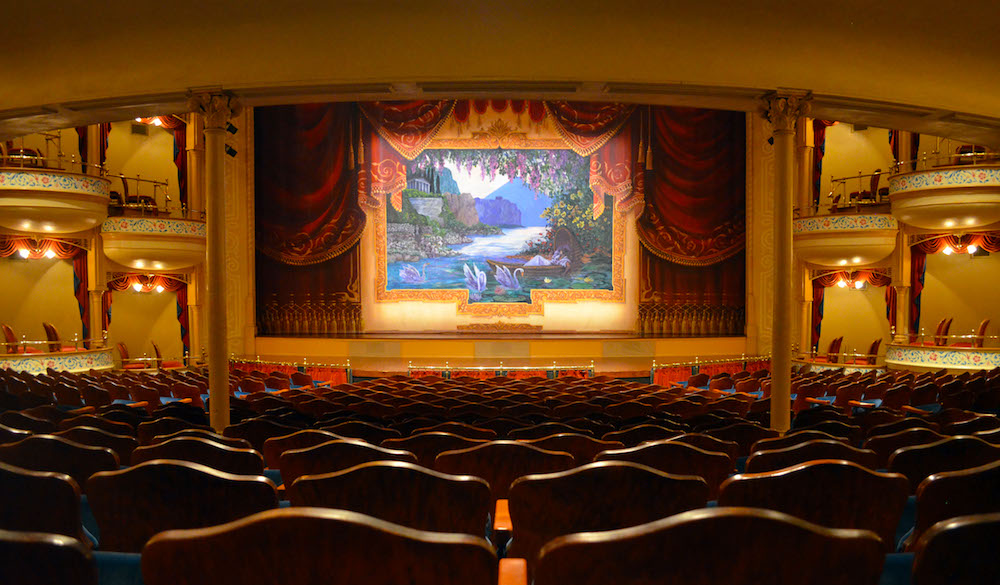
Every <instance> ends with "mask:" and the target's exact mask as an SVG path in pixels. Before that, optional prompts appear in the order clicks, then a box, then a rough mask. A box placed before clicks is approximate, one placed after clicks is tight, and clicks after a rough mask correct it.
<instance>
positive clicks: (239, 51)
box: [0, 0, 1000, 145]
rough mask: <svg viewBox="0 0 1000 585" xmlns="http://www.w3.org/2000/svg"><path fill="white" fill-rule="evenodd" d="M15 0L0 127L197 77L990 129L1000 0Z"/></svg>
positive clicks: (164, 99) (53, 123) (173, 87)
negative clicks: (762, 105) (45, 4)
mask: <svg viewBox="0 0 1000 585" xmlns="http://www.w3.org/2000/svg"><path fill="white" fill-rule="evenodd" d="M7 4H8V5H7V6H5V10H4V19H3V20H4V30H2V33H3V38H4V44H5V47H6V48H7V51H5V53H6V55H5V58H4V59H2V60H0V79H3V80H4V83H2V84H0V137H10V136H14V135H18V134H24V133H27V132H32V131H37V130H41V129H47V128H56V127H67V126H73V125H77V124H83V123H93V122H99V121H108V120H121V119H126V118H130V117H134V116H137V115H151V114H159V113H168V112H179V111H184V110H185V109H186V100H185V95H186V94H187V93H188V92H190V91H197V90H203V89H216V90H218V89H221V90H227V91H231V92H233V93H235V94H237V95H239V96H241V97H243V99H244V101H245V102H246V103H248V104H250V105H260V104H273V103H293V102H302V101H309V100H331V99H337V100H353V99H392V98H395V99H403V98H413V97H442V96H448V97H466V96H485V95H489V96H495V97H525V98H533V97H547V98H568V99H589V100H620V101H641V102H646V103H663V104H680V105H700V106H706V107H720V108H730V109H742V110H752V109H756V108H757V107H758V103H759V99H760V97H761V96H762V95H764V94H765V93H766V92H768V91H773V90H777V89H779V88H790V89H797V90H805V91H810V92H812V93H813V95H814V114H815V115H816V116H817V117H824V118H829V119H839V120H842V121H848V122H858V123H867V124H872V125H881V126H891V127H898V128H903V129H910V130H916V131H921V132H925V133H929V134H937V135H942V136H955V137H960V138H967V139H969V140H975V141H978V142H981V143H987V144H994V145H1000V75H996V71H997V70H998V65H1000V34H997V32H996V22H998V20H1000V18H998V17H1000V3H997V2H985V3H976V2H966V3H954V4H947V3H941V2H928V1H925V0H909V1H907V2H900V1H883V2H872V1H871V0H867V1H862V0H838V1H832V0H827V1H826V2H813V1H809V0H802V1H799V2H794V3H792V2H778V1H776V0H754V1H752V2H748V1H746V0H738V1H736V0H717V1H715V2H685V3H681V2H670V1H663V0H659V1H657V0H615V1H608V0H604V1H595V0H573V1H568V0H563V1H555V0H504V1H503V2H499V1H495V0H481V1H479V2H475V1H470V0H463V1H459V0H422V1H412V0H411V1H405V0H382V1H379V2H375V1H365V0H354V1H331V0H325V1H320V0H300V1H288V2H273V1H268V0H246V1H244V2H241V3H234V2H221V1H218V0H199V1H197V2H196V1H192V0H175V1H174V2H171V3H166V4H164V3H161V2H151V1H149V0H108V1H107V2H101V3H97V4H94V3H84V2H66V3H60V4H59V8H58V10H50V11H47V12H45V13H44V14H41V13H40V10H39V4H38V3H31V2H15V3H7ZM98 7H99V8H98ZM12 48H14V50H11V49H12Z"/></svg>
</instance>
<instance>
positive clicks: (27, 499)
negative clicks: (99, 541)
mask: <svg viewBox="0 0 1000 585" xmlns="http://www.w3.org/2000/svg"><path fill="white" fill-rule="evenodd" d="M0 530H18V531H24V532H51V533H55V534H63V535H65V536H70V537H73V538H77V539H79V540H81V541H83V542H86V541H85V540H84V535H83V529H82V526H81V524H80V486H79V484H77V483H76V481H74V480H73V478H71V477H70V476H68V475H66V474H64V473H55V472H50V471H31V470H29V469H23V468H21V467H16V466H14V465H7V464H6V463H0Z"/></svg>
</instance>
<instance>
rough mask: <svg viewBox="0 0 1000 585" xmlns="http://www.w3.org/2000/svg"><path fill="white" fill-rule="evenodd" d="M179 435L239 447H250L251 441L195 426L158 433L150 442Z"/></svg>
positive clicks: (153, 443)
mask: <svg viewBox="0 0 1000 585" xmlns="http://www.w3.org/2000/svg"><path fill="white" fill-rule="evenodd" d="M178 437H197V438H199V439H208V440H209V441H212V442H214V443H219V444H220V445H226V446H229V447H235V448H237V449H250V448H251V447H250V442H249V441H247V440H246V439H237V438H234V437H226V436H224V435H220V434H219V433H216V432H214V431H210V430H206V429H202V428H195V429H181V430H179V431H176V432H173V433H169V434H166V435H156V436H155V437H153V438H152V440H151V441H150V442H149V444H150V445H156V444H157V443H162V442H163V441H169V440H170V439H176V438H178Z"/></svg>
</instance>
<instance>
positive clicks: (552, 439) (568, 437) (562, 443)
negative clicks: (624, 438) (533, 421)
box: [522, 433, 625, 465]
mask: <svg viewBox="0 0 1000 585" xmlns="http://www.w3.org/2000/svg"><path fill="white" fill-rule="evenodd" d="M522 442H523V443H526V444H528V445H531V446H533V447H538V448H539V449H545V450H546V451H563V452H566V453H569V454H570V455H572V456H573V459H575V460H576V462H577V463H578V464H581V465H582V464H584V463H588V462H590V461H593V460H594V457H596V456H597V454H598V453H600V452H601V451H608V450H611V449H622V448H624V447H625V445H624V444H623V443H622V442H621V441H603V440H598V439H595V438H593V437H591V436H590V435H581V434H579V433H559V434H556V435H549V436H548V437H542V438H541V439H532V440H530V441H522Z"/></svg>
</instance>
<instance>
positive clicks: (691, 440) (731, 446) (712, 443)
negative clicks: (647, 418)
mask: <svg viewBox="0 0 1000 585" xmlns="http://www.w3.org/2000/svg"><path fill="white" fill-rule="evenodd" d="M667 440H668V441H673V442H675V443H684V444H686V445H691V446H692V447H698V448H699V449H701V450H702V451H716V452H718V453H725V454H726V455H729V457H730V458H731V459H732V460H733V461H736V458H737V457H739V452H740V445H739V443H737V442H735V441H724V440H722V439H716V438H715V437H713V436H712V435H706V434H705V433H684V434H683V435H678V436H676V437H673V438H671V439H667Z"/></svg>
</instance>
